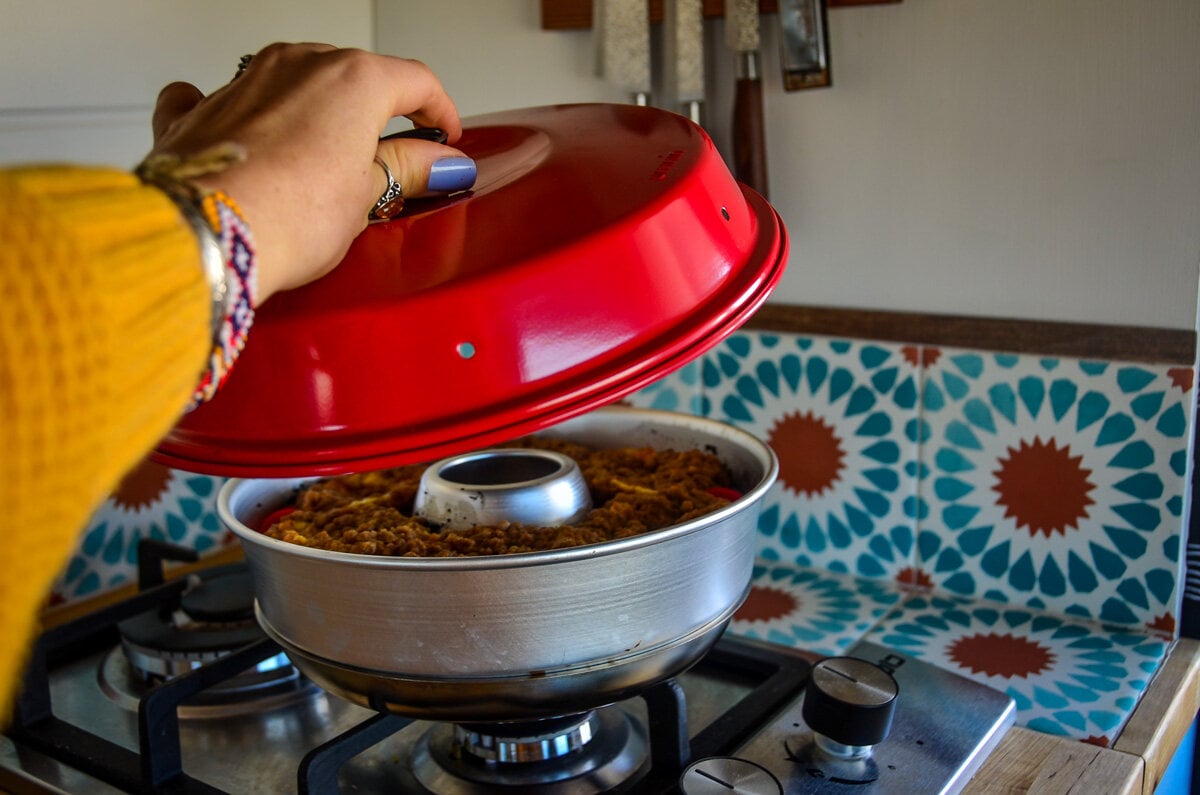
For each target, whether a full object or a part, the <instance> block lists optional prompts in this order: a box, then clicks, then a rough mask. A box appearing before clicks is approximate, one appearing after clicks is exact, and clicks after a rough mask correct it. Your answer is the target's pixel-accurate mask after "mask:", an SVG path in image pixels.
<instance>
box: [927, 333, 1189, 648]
mask: <svg viewBox="0 0 1200 795" xmlns="http://www.w3.org/2000/svg"><path fill="white" fill-rule="evenodd" d="M925 372H926V373H927V378H926V381H925V383H924V392H923V416H924V419H925V422H926V424H927V426H928V428H929V434H930V436H929V441H928V447H927V450H926V452H925V454H924V460H925V462H926V464H927V468H926V470H925V473H924V474H925V477H924V479H923V481H922V487H921V497H922V499H923V500H924V501H926V503H927V510H926V511H925V512H924V513H925V514H926V515H925V516H924V518H923V520H922V522H921V524H920V526H919V532H918V544H917V546H918V550H919V556H920V563H921V569H922V575H924V576H927V577H928V579H929V581H930V582H931V584H932V585H933V586H934V587H936V588H940V589H944V590H947V591H949V592H952V593H956V594H962V595H966V596H973V597H978V598H983V599H988V600H994V601H1000V602H1008V603H1012V604H1019V605H1025V606H1028V607H1032V608H1035V609H1044V610H1048V611H1050V612H1054V613H1059V614H1064V615H1072V616H1079V617H1084V618H1090V619H1096V620H1101V621H1105V622H1109V623H1117V624H1122V625H1128V626H1133V627H1145V628H1150V629H1154V630H1157V631H1160V632H1165V633H1167V634H1170V633H1173V632H1175V631H1176V628H1177V624H1178V615H1179V612H1178V605H1179V599H1180V593H1181V588H1180V581H1181V577H1182V565H1183V555H1182V545H1183V533H1184V519H1185V517H1184V506H1185V493H1186V486H1187V472H1188V460H1189V456H1188V442H1189V438H1190V435H1191V434H1190V432H1189V428H1190V425H1191V416H1192V413H1191V404H1192V401H1191V396H1190V394H1189V392H1190V389H1191V383H1192V381H1191V369H1190V368H1168V367H1153V366H1149V365H1132V364H1121V363H1114V362H1088V361H1080V360H1076V359H1059V358H1039V357H1035V356H1017V355H1002V354H991V353H979V352H973V351H962V350H943V351H942V352H941V356H940V357H939V358H938V360H937V361H936V363H934V364H932V365H931V366H930V367H929V369H927V370H926V371H925Z"/></svg>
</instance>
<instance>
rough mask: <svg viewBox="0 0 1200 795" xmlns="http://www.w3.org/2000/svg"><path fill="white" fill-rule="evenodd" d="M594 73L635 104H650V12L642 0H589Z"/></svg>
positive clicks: (644, 0)
mask: <svg viewBox="0 0 1200 795" xmlns="http://www.w3.org/2000/svg"><path fill="white" fill-rule="evenodd" d="M592 28H593V30H595V32H596V53H597V56H598V63H597V66H598V72H599V74H600V76H601V77H603V78H605V79H606V80H608V81H609V82H611V83H614V84H616V85H618V86H620V87H621V88H622V89H623V90H625V91H626V92H627V93H628V94H629V95H630V97H631V99H632V101H633V102H634V103H635V104H637V105H648V104H649V103H650V88H651V82H650V14H649V12H648V10H647V8H646V0H593V2H592Z"/></svg>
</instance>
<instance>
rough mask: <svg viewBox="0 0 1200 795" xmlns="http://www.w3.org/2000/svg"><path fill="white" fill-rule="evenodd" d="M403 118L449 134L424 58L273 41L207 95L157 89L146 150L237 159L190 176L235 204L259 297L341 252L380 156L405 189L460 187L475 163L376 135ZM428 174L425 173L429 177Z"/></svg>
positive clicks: (454, 114) (378, 186)
mask: <svg viewBox="0 0 1200 795" xmlns="http://www.w3.org/2000/svg"><path fill="white" fill-rule="evenodd" d="M396 116H405V117H407V118H408V119H410V120H411V121H412V122H413V123H414V124H416V125H417V126H419V127H437V128H440V129H442V130H445V131H446V133H447V134H448V137H447V141H448V142H449V143H453V142H455V141H457V140H458V138H459V137H460V135H461V134H462V122H461V121H460V119H459V116H458V111H457V110H456V109H455V107H454V103H453V101H452V100H451V99H450V97H449V96H448V95H447V94H446V92H445V90H444V89H443V87H442V84H441V82H440V81H439V80H438V79H437V77H436V76H434V74H433V72H431V71H430V70H429V68H428V67H426V66H425V65H424V64H422V63H420V62H418V61H412V60H406V59H403V58H395V57H390V56H384V55H375V54H372V53H368V52H366V51H363V50H353V49H337V48H334V47H331V46H328V45H323V44H273V45H271V46H269V47H267V48H265V49H263V50H262V51H261V52H259V53H258V54H256V55H255V56H254V58H253V60H252V61H251V62H250V65H249V66H248V68H246V69H245V71H244V72H242V73H240V74H239V76H238V79H237V80H234V81H233V82H231V83H229V84H228V85H226V86H224V87H222V88H221V89H219V90H217V91H214V92H213V93H212V94H210V95H209V96H207V97H206V96H204V95H203V94H202V93H201V92H200V90H199V89H197V88H196V87H195V86H192V85H190V84H188V83H172V84H170V85H168V86H167V87H166V88H164V89H163V90H162V92H161V93H160V94H159V97H158V103H157V105H156V107H155V110H154V117H153V122H152V123H153V129H154V149H153V150H152V152H151V156H154V155H174V156H177V157H188V156H194V155H196V154H198V153H200V152H203V151H205V150H207V149H210V148H212V147H213V146H215V145H218V144H223V143H232V144H236V145H238V146H240V147H241V148H242V149H243V150H244V151H245V154H246V157H245V159H244V160H243V161H242V162H239V163H235V164H233V165H230V166H229V167H228V168H226V169H225V170H223V171H220V172H219V173H215V174H208V175H205V176H202V177H197V178H194V179H192V180H190V181H191V182H193V183H195V184H196V185H197V186H199V187H202V188H206V189H209V190H217V189H220V190H223V191H225V192H226V193H227V194H229V195H230V196H231V197H232V198H233V199H234V200H235V201H236V202H237V203H238V205H239V206H240V207H241V209H242V212H243V214H244V215H245V217H246V220H247V222H248V223H249V226H250V228H251V230H252V231H253V233H254V238H255V244H256V248H257V252H258V256H257V263H258V298H257V303H260V304H261V303H262V302H263V301H264V300H266V298H267V297H269V296H270V295H271V294H273V293H275V292H277V291H279V290H287V289H290V288H292V287H298V286H299V285H301V284H305V283H307V282H309V281H312V280H313V279H316V278H318V277H319V276H321V275H323V274H324V273H326V272H328V271H329V270H331V269H332V268H333V267H334V266H335V265H337V263H338V262H340V261H341V259H342V257H343V255H345V253H346V250H347V249H348V248H349V246H350V243H351V242H352V241H353V240H354V238H355V237H356V236H357V235H358V234H359V233H360V232H361V231H362V230H363V229H364V228H365V227H366V224H367V213H368V212H369V211H370V210H371V208H372V207H373V206H374V205H375V202H376V200H377V199H378V198H379V196H380V194H382V193H383V191H384V188H385V187H386V178H385V176H384V173H383V169H381V168H380V167H379V165H378V164H376V163H375V162H374V159H375V157H376V156H377V155H378V156H379V157H380V158H382V159H383V160H384V161H385V162H386V163H387V164H388V167H389V168H390V169H391V172H392V174H393V176H394V177H395V179H396V181H397V182H399V183H400V184H401V186H402V187H403V190H404V195H405V196H406V197H410V198H411V197H416V196H422V195H428V194H430V193H444V192H450V191H454V190H462V189H465V188H468V187H470V186H471V184H473V182H474V179H475V168H474V163H473V162H472V161H470V160H469V158H466V156H465V155H464V154H463V153H462V152H461V151H460V150H458V149H454V148H453V147H450V146H446V145H443V144H438V143H434V142H432V141H427V140H416V139H392V140H387V141H380V135H381V134H382V133H383V131H384V128H385V127H386V126H387V124H388V122H389V121H390V120H391V119H392V118H394V117H396ZM431 175H432V176H431Z"/></svg>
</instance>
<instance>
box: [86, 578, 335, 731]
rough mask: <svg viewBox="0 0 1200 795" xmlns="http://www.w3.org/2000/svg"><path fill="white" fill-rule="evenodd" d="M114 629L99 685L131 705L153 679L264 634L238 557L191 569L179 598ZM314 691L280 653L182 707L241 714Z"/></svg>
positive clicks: (198, 713) (197, 713)
mask: <svg viewBox="0 0 1200 795" xmlns="http://www.w3.org/2000/svg"><path fill="white" fill-rule="evenodd" d="M117 630H118V632H119V634H120V637H121V645H120V648H118V649H114V650H112V651H111V652H110V653H109V654H108V655H106V656H105V658H104V662H103V664H102V665H101V667H100V671H99V679H100V686H101V689H102V690H103V691H104V692H105V693H106V694H107V695H108V697H109V698H111V699H113V700H114V701H115V702H117V703H118V704H121V705H122V706H124V707H126V708H128V709H132V710H136V709H137V704H138V701H139V700H140V699H141V698H142V697H143V696H144V695H145V694H146V693H147V692H149V691H150V690H151V689H153V688H154V687H155V686H157V685H159V684H162V683H163V682H167V681H171V680H173V679H175V678H176V677H179V676H182V675H184V674H187V673H190V672H191V671H194V670H195V669H197V668H200V667H202V666H204V665H206V664H208V663H210V662H213V661H215V660H219V659H221V658H222V657H224V656H226V655H228V654H230V653H231V652H233V651H235V650H237V649H240V648H242V647H244V646H246V645H248V644H250V643H254V642H255V641H259V640H262V639H263V638H265V637H266V636H265V635H264V634H263V631H262V629H260V628H259V626H258V623H257V622H256V621H255V620H254V593H253V588H252V584H251V581H250V573H249V570H248V569H247V567H246V566H245V564H240V563H239V564H232V565H229V566H220V567H216V568H213V569H210V570H207V571H205V572H203V573H202V574H199V575H192V576H191V578H190V579H189V582H188V587H187V589H186V590H185V591H184V592H183V593H182V594H181V595H180V597H179V598H178V600H171V601H169V602H167V603H166V604H163V605H162V606H161V607H160V608H159V609H157V610H151V611H148V612H145V613H141V614H140V615H136V616H134V617H132V618H129V619H126V620H124V621H121V622H120V623H119V624H118V625H117ZM315 690H316V686H315V685H313V684H312V683H311V682H309V681H308V680H307V679H305V678H304V677H302V676H301V674H300V672H299V671H298V670H297V669H296V668H295V667H294V666H293V665H292V663H291V661H290V660H288V658H287V656H286V655H285V654H283V653H282V652H281V653H279V654H276V655H274V656H272V657H269V658H268V659H266V660H263V661H261V662H259V663H258V664H256V665H255V666H254V667H253V668H251V669H249V670H246V671H244V672H242V673H240V674H238V675H236V676H234V677H232V678H230V679H227V680H225V681H223V682H220V683H218V684H216V685H214V686H213V687H210V688H208V689H206V690H205V691H203V692H202V693H200V694H198V695H197V696H195V697H194V698H193V699H192V700H191V701H190V702H189V703H188V704H187V705H184V706H183V707H181V714H186V715H188V716H190V717H204V716H227V715H233V714H241V713H244V712H250V711H254V710H261V709H264V708H267V707H269V706H271V705H274V704H276V703H286V702H289V701H291V700H293V699H295V698H297V697H302V696H305V695H308V694H311V693H312V692H314V691H315Z"/></svg>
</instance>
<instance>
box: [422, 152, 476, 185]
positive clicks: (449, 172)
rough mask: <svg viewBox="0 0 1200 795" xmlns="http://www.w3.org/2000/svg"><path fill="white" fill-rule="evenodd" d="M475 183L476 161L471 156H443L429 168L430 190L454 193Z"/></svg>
mask: <svg viewBox="0 0 1200 795" xmlns="http://www.w3.org/2000/svg"><path fill="white" fill-rule="evenodd" d="M474 184H475V161H474V160H472V159H471V158H469V157H443V158H442V159H441V160H435V161H434V163H433V167H432V168H430V169H429V190H431V191H437V192H441V193H453V192H454V191H456V190H466V189H467V188H469V187H471V186H472V185H474Z"/></svg>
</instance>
